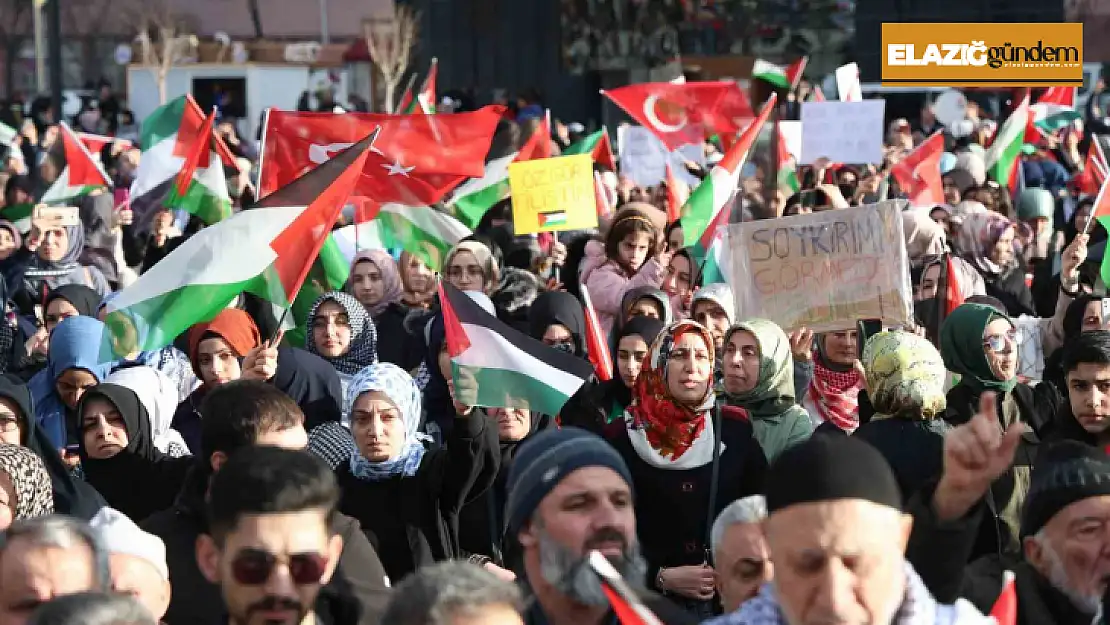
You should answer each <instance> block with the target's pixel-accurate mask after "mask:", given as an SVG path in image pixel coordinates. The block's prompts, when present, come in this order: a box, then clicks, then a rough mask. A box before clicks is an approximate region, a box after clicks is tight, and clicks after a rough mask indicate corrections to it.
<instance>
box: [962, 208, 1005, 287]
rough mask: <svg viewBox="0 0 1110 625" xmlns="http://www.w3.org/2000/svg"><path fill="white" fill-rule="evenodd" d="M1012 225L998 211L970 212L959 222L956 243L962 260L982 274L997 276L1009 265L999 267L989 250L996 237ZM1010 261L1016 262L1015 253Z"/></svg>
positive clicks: (992, 247) (996, 241) (996, 240)
mask: <svg viewBox="0 0 1110 625" xmlns="http://www.w3.org/2000/svg"><path fill="white" fill-rule="evenodd" d="M1013 227H1014V224H1013V222H1011V221H1010V220H1009V219H1006V218H1005V217H1003V216H1002V215H999V214H998V213H993V212H989V211H988V212H985V213H972V214H971V215H968V216H967V217H965V218H964V220H963V223H961V224H960V229H959V230H958V231H957V234H956V244H957V246H958V247H959V250H960V254H961V255H962V256H963V257H964V260H967V261H968V262H970V263H971V264H972V266H974V267H975V268H976V269H978V270H979V271H980V272H981V273H983V274H984V275H987V276H997V275H998V274H1000V273H1002V272H1003V271H1005V270H1006V269H1009V267H1000V266H999V265H997V264H996V263H995V262H994V261H993V260H991V258H990V256H991V251H992V250H993V249H994V246H995V245H996V244H997V243H998V239H999V238H1000V237H1001V236H1002V235H1003V234H1004V233H1005V232H1006V231H1007V230H1009V229H1011V228H1013ZM1011 262H1016V254H1015V260H1012V261H1011Z"/></svg>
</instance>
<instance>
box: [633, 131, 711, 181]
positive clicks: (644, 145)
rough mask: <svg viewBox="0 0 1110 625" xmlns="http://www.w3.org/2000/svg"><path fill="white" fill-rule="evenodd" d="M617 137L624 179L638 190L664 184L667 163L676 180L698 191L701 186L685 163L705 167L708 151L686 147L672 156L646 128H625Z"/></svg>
mask: <svg viewBox="0 0 1110 625" xmlns="http://www.w3.org/2000/svg"><path fill="white" fill-rule="evenodd" d="M618 136H619V140H618V146H617V147H618V148H619V150H620V171H621V175H622V176H628V177H629V178H631V179H632V181H633V182H635V183H636V184H637V185H638V186H641V187H652V186H655V185H657V184H659V183H660V182H662V181H663V180H664V178H666V175H667V172H666V169H667V168H666V163H667V161H668V160H669V161H670V163H671V169H672V170H673V171H674V174H675V176H676V177H677V178H678V179H679V180H681V181H683V182H685V183H686V184H687V185H689V186H690V188H693V187H696V186H697V185H698V183H699V182H700V180H698V179H697V178H695V177H694V176H692V175H690V172H688V171H686V167H685V166H684V165H683V161H684V160H691V161H694V162H695V163H697V164H699V165H703V166H704V165H705V151H704V150H703V149H702V147H701V146H700V145H684V146H682V147H681V148H679V149H678V150H677V151H675V152H671V151H669V150H667V146H665V145H663V142H662V141H660V140H659V139H658V138H657V137H656V136H655V135H653V134H651V131H650V130H648V129H647V128H644V127H643V126H623V127H621V129H620V130H619V132H618Z"/></svg>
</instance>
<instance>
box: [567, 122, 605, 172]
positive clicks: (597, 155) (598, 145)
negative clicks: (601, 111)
mask: <svg viewBox="0 0 1110 625" xmlns="http://www.w3.org/2000/svg"><path fill="white" fill-rule="evenodd" d="M573 154H592V155H593V157H594V162H595V163H597V164H598V165H602V166H604V167H608V168H609V169H612V170H613V171H616V170H617V160H616V158H614V157H613V145H612V144H611V143H610V142H609V132H608V131H606V130H605V128H604V127H602V128H601V130H598V131H597V132H595V133H593V134H590V135H586V136H585V137H583V138H582V139H581V140H579V141H578V142H576V143H574V144H573V145H571V146H570V147H568V148H567V149H565V150H563V156H571V155H573Z"/></svg>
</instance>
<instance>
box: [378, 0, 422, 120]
mask: <svg viewBox="0 0 1110 625" xmlns="http://www.w3.org/2000/svg"><path fill="white" fill-rule="evenodd" d="M419 19H420V17H419V15H418V14H417V13H416V12H415V11H413V10H412V9H410V8H409V7H407V6H404V5H400V4H397V3H394V4H393V11H392V14H391V15H388V16H386V17H384V18H376V19H374V20H370V21H368V22H367V23H366V26H365V31H366V49H367V51H368V52H369V53H370V60H372V61H374V64H375V65H377V66H378V71H379V72H380V73H381V75H382V82H383V83H384V85H385V109H386V110H387V111H389V112H393V107H394V106H395V104H394V102H393V98H394V95H395V94H396V92H397V85H399V84H400V83H401V79H403V78H404V77H405V71H406V70H408V68H409V61H410V60H411V59H412V50H413V48H415V47H416V39H417V36H416V35H417V33H416V31H417V23H418V21H419Z"/></svg>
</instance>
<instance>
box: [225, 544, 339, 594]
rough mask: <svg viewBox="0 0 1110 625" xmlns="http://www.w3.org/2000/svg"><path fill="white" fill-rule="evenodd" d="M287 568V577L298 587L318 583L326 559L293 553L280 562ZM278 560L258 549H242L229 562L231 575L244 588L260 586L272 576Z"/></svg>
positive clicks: (308, 554)
mask: <svg viewBox="0 0 1110 625" xmlns="http://www.w3.org/2000/svg"><path fill="white" fill-rule="evenodd" d="M280 561H282V562H284V563H285V564H286V566H288V567H289V577H291V578H292V579H293V583H294V584H296V585H298V586H308V585H310V584H318V583H320V579H321V578H323V577H324V571H325V570H327V565H328V559H327V558H326V557H324V556H322V555H320V554H318V553H294V554H292V555H290V556H288V557H287V558H283V559H282V560H280ZM278 562H279V559H278V558H277V556H275V555H274V554H272V553H267V552H265V551H261V550H258V549H244V550H242V551H240V552H239V553H238V554H237V555H236V556H235V559H234V560H232V562H231V574H232V576H234V577H235V581H237V582H239V583H240V584H243V585H244V586H261V585H262V584H265V583H266V580H268V579H270V575H273V573H274V568H275V567H277V565H278Z"/></svg>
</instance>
